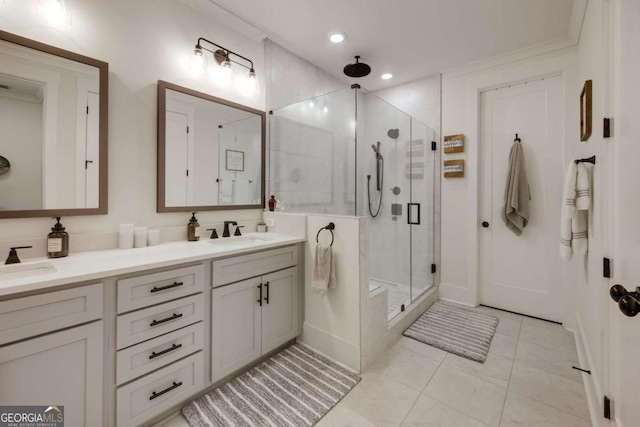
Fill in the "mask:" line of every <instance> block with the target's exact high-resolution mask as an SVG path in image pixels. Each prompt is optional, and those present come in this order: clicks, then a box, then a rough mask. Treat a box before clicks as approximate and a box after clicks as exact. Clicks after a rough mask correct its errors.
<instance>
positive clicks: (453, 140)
mask: <svg viewBox="0 0 640 427" xmlns="http://www.w3.org/2000/svg"><path fill="white" fill-rule="evenodd" d="M444 152H445V153H462V152H464V135H463V134H459V135H448V136H445V137H444Z"/></svg>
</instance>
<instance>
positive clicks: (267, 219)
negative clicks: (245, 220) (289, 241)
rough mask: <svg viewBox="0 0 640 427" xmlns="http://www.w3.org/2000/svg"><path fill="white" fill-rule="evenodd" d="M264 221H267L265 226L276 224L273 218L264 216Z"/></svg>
mask: <svg viewBox="0 0 640 427" xmlns="http://www.w3.org/2000/svg"><path fill="white" fill-rule="evenodd" d="M264 222H266V223H267V227H275V226H276V220H275V218H266V219H265V221H264Z"/></svg>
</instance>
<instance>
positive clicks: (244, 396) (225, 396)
mask: <svg viewBox="0 0 640 427" xmlns="http://www.w3.org/2000/svg"><path fill="white" fill-rule="evenodd" d="M358 381H360V377H359V376H358V375H356V374H354V373H353V372H351V371H349V370H347V369H345V368H343V367H342V366H340V365H338V364H336V363H334V362H332V361H331V360H329V359H327V358H326V357H323V356H322V355H320V354H318V353H316V352H315V351H312V350H311V349H309V347H306V346H304V345H302V344H293V345H292V346H290V347H287V348H286V349H284V350H282V351H281V352H279V353H277V354H276V355H274V356H273V357H271V358H270V359H268V360H266V361H264V362H263V363H261V364H260V365H258V366H256V367H255V368H253V369H251V370H250V371H248V372H246V373H244V374H242V375H240V376H239V377H237V378H235V379H233V380H231V381H230V382H228V383H226V384H224V385H222V386H220V387H218V388H216V389H215V390H213V391H212V392H210V393H208V394H206V395H205V396H203V397H201V398H200V399H197V400H195V401H193V402H191V403H189V404H188V405H187V406H185V407H184V408H182V415H184V417H185V418H186V419H187V421H188V422H189V425H191V426H192V427H212V426H225V427H227V426H233V427H236V426H238V427H239V426H277V427H285V426H291V427H302V426H312V425H313V424H315V423H316V422H317V421H318V420H320V418H322V417H323V416H324V415H325V414H326V413H327V412H329V410H330V409H331V408H333V407H334V406H335V405H336V403H338V402H339V401H340V399H342V398H343V397H344V396H345V395H346V394H347V393H348V392H349V391H350V390H351V389H352V388H353V387H354V386H355V385H356V384H357V383H358Z"/></svg>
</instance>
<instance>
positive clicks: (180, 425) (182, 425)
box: [155, 414, 189, 427]
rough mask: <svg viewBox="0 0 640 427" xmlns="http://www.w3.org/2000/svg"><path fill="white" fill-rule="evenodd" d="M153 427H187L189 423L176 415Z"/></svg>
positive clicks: (179, 415)
mask: <svg viewBox="0 0 640 427" xmlns="http://www.w3.org/2000/svg"><path fill="white" fill-rule="evenodd" d="M155 427H189V423H188V422H187V420H186V419H185V418H184V417H183V416H182V415H181V414H176V415H174V416H173V417H171V418H169V419H167V420H165V421H161V422H160V423H158V424H155Z"/></svg>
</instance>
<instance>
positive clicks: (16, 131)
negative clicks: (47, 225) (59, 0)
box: [0, 96, 42, 209]
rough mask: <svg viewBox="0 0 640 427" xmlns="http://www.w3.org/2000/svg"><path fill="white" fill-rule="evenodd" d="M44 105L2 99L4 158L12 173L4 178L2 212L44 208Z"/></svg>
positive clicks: (0, 199) (1, 181)
mask: <svg viewBox="0 0 640 427" xmlns="http://www.w3.org/2000/svg"><path fill="white" fill-rule="evenodd" d="M38 123H42V103H38V102H35V100H22V99H14V98H7V97H4V96H0V129H2V136H1V137H2V150H1V151H0V155H2V156H3V157H5V158H6V159H7V160H9V162H10V163H11V170H10V171H9V172H7V173H5V174H4V175H0V209H40V208H42V167H41V166H42V126H38V125H37V124H38Z"/></svg>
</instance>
